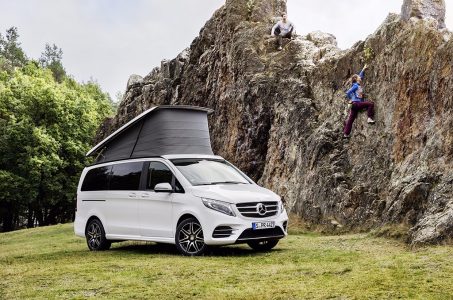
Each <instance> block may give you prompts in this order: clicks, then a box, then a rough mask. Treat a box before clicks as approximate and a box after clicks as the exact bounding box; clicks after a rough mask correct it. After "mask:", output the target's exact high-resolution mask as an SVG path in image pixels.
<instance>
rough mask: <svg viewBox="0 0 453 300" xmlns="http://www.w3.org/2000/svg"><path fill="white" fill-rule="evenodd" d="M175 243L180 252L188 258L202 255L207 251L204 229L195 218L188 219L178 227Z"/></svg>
mask: <svg viewBox="0 0 453 300" xmlns="http://www.w3.org/2000/svg"><path fill="white" fill-rule="evenodd" d="M175 242H176V248H177V249H178V251H179V252H181V254H183V255H186V256H197V255H201V254H203V253H204V251H205V250H206V244H205V243H204V236H203V229H202V228H201V224H200V222H198V220H197V219H195V218H189V219H186V220H184V221H182V222H181V223H180V224H179V225H178V227H177V228H176V237H175Z"/></svg>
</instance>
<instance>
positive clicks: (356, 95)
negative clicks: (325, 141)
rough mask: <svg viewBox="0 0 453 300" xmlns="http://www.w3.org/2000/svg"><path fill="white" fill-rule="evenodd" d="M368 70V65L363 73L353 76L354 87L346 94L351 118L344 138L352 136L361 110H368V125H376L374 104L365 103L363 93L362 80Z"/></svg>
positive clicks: (344, 132)
mask: <svg viewBox="0 0 453 300" xmlns="http://www.w3.org/2000/svg"><path fill="white" fill-rule="evenodd" d="M366 68H367V65H365V67H363V69H362V71H360V73H359V74H358V75H357V74H355V75H353V76H352V77H351V82H352V86H351V88H350V89H349V90H348V91H347V92H346V96H347V97H348V98H349V100H350V101H349V107H350V109H351V110H350V112H349V118H348V120H347V122H346V125H345V127H344V130H343V134H344V135H343V136H344V137H345V138H348V137H349V136H350V134H351V130H352V124H353V123H354V120H355V119H356V118H357V115H358V114H359V112H360V111H361V110H364V109H366V110H367V113H368V121H367V122H368V123H369V124H374V123H375V122H374V119H373V118H374V103H373V102H371V101H365V97H364V93H363V88H362V80H363V77H364V74H365V70H366Z"/></svg>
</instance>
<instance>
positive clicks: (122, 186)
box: [110, 162, 143, 191]
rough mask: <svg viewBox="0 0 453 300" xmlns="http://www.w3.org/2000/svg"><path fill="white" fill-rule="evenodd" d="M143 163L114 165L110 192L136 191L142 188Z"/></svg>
mask: <svg viewBox="0 0 453 300" xmlns="http://www.w3.org/2000/svg"><path fill="white" fill-rule="evenodd" d="M142 167H143V162H134V163H124V164H117V165H113V168H112V176H111V178H110V190H117V191H125V190H128V191H136V190H138V189H139V187H140V176H141V175H142Z"/></svg>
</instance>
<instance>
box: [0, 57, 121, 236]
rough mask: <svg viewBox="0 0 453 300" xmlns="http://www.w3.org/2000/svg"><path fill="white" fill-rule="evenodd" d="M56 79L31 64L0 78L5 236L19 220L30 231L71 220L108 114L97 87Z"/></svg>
mask: <svg viewBox="0 0 453 300" xmlns="http://www.w3.org/2000/svg"><path fill="white" fill-rule="evenodd" d="M60 79H61V80H62V81H61V83H59V82H57V81H56V80H55V78H54V74H53V72H52V70H50V69H46V68H41V67H39V66H38V63H36V62H33V61H31V62H29V63H28V64H26V65H25V66H24V67H23V68H20V69H16V70H14V71H12V72H11V73H9V74H8V73H5V72H3V73H2V72H0V180H1V181H2V183H1V190H2V193H1V194H0V207H2V208H5V207H7V208H8V211H6V212H5V209H3V214H1V215H0V222H1V221H3V229H4V230H8V229H11V227H15V226H17V225H18V224H21V223H23V220H28V225H29V226H31V225H32V224H34V223H35V222H37V223H39V224H40V225H47V224H52V223H56V222H63V221H67V220H70V219H71V217H72V214H73V211H74V209H73V208H74V205H75V204H74V197H75V191H76V186H77V183H78V177H79V173H80V171H81V170H82V168H83V166H84V165H85V164H87V163H89V161H88V160H87V159H86V158H85V153H86V152H87V151H88V150H89V148H90V145H91V142H92V139H93V137H94V135H95V132H96V130H97V128H98V126H99V124H100V123H101V122H102V121H103V120H104V118H105V117H106V116H108V115H110V114H111V113H112V106H111V103H110V99H109V98H108V96H107V95H106V94H105V93H103V92H102V90H101V89H100V87H99V86H98V85H97V84H95V83H91V82H90V83H86V84H79V83H77V82H75V81H74V80H73V79H71V78H68V77H66V76H64V77H62V78H60ZM2 179H3V180H2ZM13 183H14V184H13ZM11 215H12V220H10V219H11Z"/></svg>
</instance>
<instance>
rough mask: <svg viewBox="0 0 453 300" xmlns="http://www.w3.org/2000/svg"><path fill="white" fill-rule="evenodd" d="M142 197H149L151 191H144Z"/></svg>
mask: <svg viewBox="0 0 453 300" xmlns="http://www.w3.org/2000/svg"><path fill="white" fill-rule="evenodd" d="M141 197H142V198H148V197H149V193H143V194H142V196H141Z"/></svg>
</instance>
